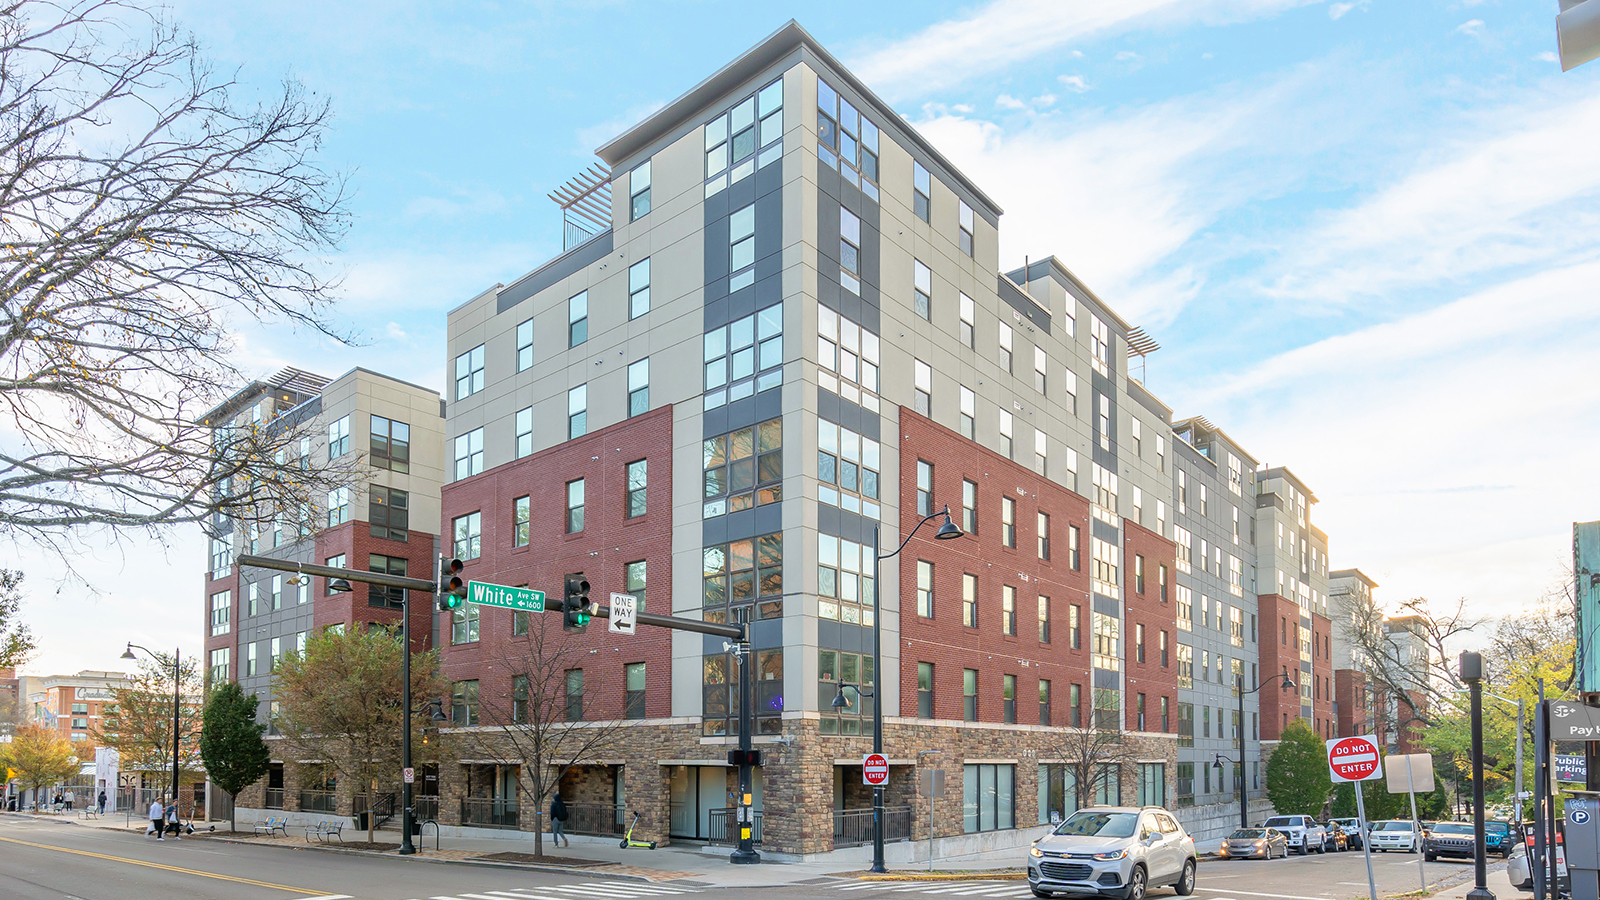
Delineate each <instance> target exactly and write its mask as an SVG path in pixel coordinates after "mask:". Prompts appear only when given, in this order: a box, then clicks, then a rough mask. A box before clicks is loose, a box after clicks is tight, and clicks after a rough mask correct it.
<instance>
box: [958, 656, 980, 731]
mask: <svg viewBox="0 0 1600 900" xmlns="http://www.w3.org/2000/svg"><path fill="white" fill-rule="evenodd" d="M961 718H962V720H963V721H967V722H976V721H978V670H977V669H962V670H961Z"/></svg>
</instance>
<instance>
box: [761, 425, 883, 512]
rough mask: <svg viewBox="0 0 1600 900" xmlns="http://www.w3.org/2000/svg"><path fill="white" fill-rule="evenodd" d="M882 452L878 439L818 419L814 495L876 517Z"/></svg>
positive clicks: (878, 510)
mask: <svg viewBox="0 0 1600 900" xmlns="http://www.w3.org/2000/svg"><path fill="white" fill-rule="evenodd" d="M881 453H882V451H881V448H880V446H879V444H878V442H877V441H875V440H873V439H871V438H869V437H864V436H862V435H859V434H857V433H855V432H854V431H851V430H850V429H849V428H846V427H844V426H843V425H835V424H833V423H832V422H829V421H826V420H824V419H818V420H817V480H818V481H819V482H820V484H819V485H818V487H817V499H818V500H820V501H821V502H823V503H826V504H828V505H829V506H838V507H840V508H843V509H847V510H849V511H850V512H853V513H860V514H862V515H864V516H866V517H867V518H869V519H876V518H878V516H879V514H880V512H881V510H880V508H879V506H878V503H877V500H878V484H879V472H878V470H879V468H880V466H881V461H880V457H881ZM775 464H776V463H775Z"/></svg>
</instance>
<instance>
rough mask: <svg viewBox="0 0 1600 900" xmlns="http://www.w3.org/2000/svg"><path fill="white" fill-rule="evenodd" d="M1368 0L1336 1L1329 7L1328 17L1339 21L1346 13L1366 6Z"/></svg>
mask: <svg viewBox="0 0 1600 900" xmlns="http://www.w3.org/2000/svg"><path fill="white" fill-rule="evenodd" d="M1366 5H1367V4H1366V0H1355V2H1352V3H1334V4H1331V5H1330V6H1329V7H1328V18H1330V19H1333V20H1334V21H1335V22H1337V21H1338V20H1339V19H1341V18H1343V17H1344V14H1345V13H1347V12H1349V11H1351V10H1352V9H1356V8H1358V7H1359V8H1362V9H1365V8H1366Z"/></svg>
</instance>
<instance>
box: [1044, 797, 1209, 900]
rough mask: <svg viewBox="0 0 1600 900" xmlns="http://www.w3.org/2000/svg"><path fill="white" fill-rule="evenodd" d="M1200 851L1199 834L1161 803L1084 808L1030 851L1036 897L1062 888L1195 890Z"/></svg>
mask: <svg viewBox="0 0 1600 900" xmlns="http://www.w3.org/2000/svg"><path fill="white" fill-rule="evenodd" d="M1199 863H1200V857H1199V854H1197V853H1196V852H1195V849H1194V838H1192V837H1190V836H1189V835H1188V833H1187V832H1185V831H1184V830H1183V826H1182V825H1179V824H1178V819H1177V817H1176V816H1174V815H1172V813H1170V812H1167V811H1166V810H1164V809H1162V808H1160V807H1158V806H1146V807H1142V808H1141V807H1126V806H1095V807H1090V808H1089V809H1080V810H1078V811H1077V812H1075V813H1073V814H1072V815H1071V816H1069V817H1068V818H1067V819H1066V821H1064V822H1062V823H1061V824H1060V825H1057V826H1056V827H1055V828H1054V829H1053V830H1052V831H1051V832H1050V833H1049V834H1047V835H1045V836H1044V837H1042V838H1040V839H1039V840H1037V841H1034V843H1033V847H1032V848H1030V849H1029V851H1028V886H1029V887H1030V888H1032V889H1033V895H1034V896H1035V897H1050V896H1054V894H1055V893H1056V892H1057V891H1059V892H1062V893H1067V894H1078V895H1083V894H1090V895H1098V896H1101V897H1112V898H1116V900H1145V894H1146V893H1147V892H1148V891H1149V889H1150V888H1152V887H1160V886H1163V885H1171V886H1172V888H1173V890H1175V891H1177V892H1178V893H1179V894H1182V895H1185V896H1187V895H1189V894H1192V893H1194V882H1195V872H1196V871H1197V870H1198V868H1199Z"/></svg>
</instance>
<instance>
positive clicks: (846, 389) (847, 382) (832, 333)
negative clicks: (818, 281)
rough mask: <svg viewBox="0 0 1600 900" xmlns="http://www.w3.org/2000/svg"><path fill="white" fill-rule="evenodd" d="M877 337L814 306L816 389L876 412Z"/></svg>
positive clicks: (853, 323)
mask: <svg viewBox="0 0 1600 900" xmlns="http://www.w3.org/2000/svg"><path fill="white" fill-rule="evenodd" d="M878 363H879V341H878V336H877V335H876V334H873V333H872V332H871V331H870V330H869V329H866V328H862V327H861V326H860V325H857V324H856V323H855V322H852V321H851V320H850V319H848V318H846V317H845V316H841V315H839V314H838V313H836V312H834V311H833V310H831V309H829V308H828V307H826V306H824V305H822V304H820V303H819V304H817V364H818V365H819V366H821V367H822V368H823V369H824V370H825V371H823V372H820V373H818V382H817V383H818V385H819V386H820V387H822V388H823V389H824V390H828V391H832V392H833V393H836V394H838V395H839V396H840V397H843V398H844V399H846V400H849V401H850V402H851V403H855V404H858V405H860V406H861V407H862V408H863V409H866V410H868V411H869V412H877V411H878V397H877V391H878Z"/></svg>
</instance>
